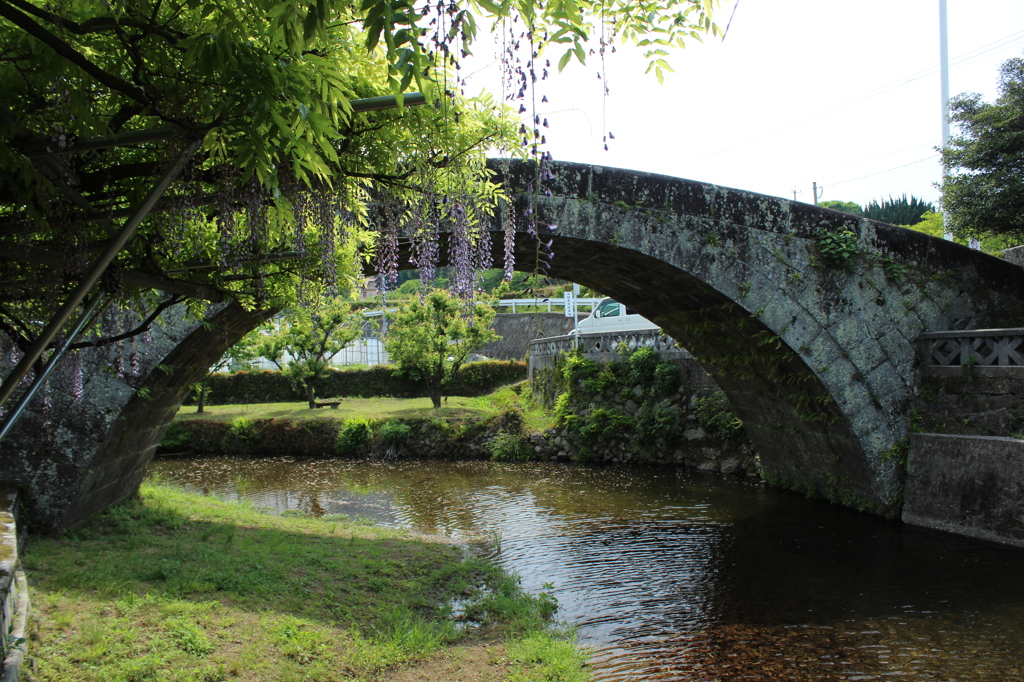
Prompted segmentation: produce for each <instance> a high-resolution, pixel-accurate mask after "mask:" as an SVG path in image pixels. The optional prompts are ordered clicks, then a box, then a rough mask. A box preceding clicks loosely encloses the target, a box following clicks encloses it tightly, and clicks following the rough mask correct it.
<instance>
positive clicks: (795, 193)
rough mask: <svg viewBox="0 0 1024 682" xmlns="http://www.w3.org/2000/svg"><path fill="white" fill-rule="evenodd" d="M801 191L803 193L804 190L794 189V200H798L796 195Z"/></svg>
mask: <svg viewBox="0 0 1024 682" xmlns="http://www.w3.org/2000/svg"><path fill="white" fill-rule="evenodd" d="M801 193H802V190H799V189H794V190H793V201H796V195H797V194H801Z"/></svg>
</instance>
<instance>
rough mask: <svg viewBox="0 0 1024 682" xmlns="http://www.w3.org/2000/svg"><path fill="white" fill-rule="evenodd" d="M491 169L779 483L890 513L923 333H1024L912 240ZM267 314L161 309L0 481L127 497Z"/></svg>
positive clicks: (645, 177) (743, 200)
mask: <svg viewBox="0 0 1024 682" xmlns="http://www.w3.org/2000/svg"><path fill="white" fill-rule="evenodd" d="M492 168H493V169H494V170H495V171H496V172H497V173H498V175H499V177H501V179H502V180H503V181H504V183H505V186H506V189H507V191H508V193H509V195H510V197H512V202H511V207H510V208H509V209H507V210H513V211H514V212H515V213H516V221H517V224H518V225H519V226H520V230H519V231H518V232H517V233H516V239H515V251H516V255H517V263H518V265H517V267H518V269H520V270H526V271H529V270H531V269H533V267H534V262H535V257H536V250H535V247H536V241H535V240H534V239H532V238H531V237H530V236H529V235H528V234H526V233H525V230H524V229H523V228H525V226H526V225H527V224H528V220H529V218H528V217H527V213H528V212H529V213H530V214H531V216H532V217H533V218H535V219H536V221H537V224H538V225H540V226H541V228H540V229H541V234H542V238H543V239H545V240H547V239H551V240H553V248H554V251H555V256H554V260H553V261H552V262H551V264H550V267H549V269H548V272H549V273H550V274H551V275H552V276H555V277H559V278H564V279H568V280H572V281H575V282H579V283H581V284H584V285H587V286H591V287H593V288H595V289H597V290H599V291H601V292H603V293H605V294H607V295H609V296H612V297H614V298H616V299H618V300H620V301H622V302H624V303H626V304H628V305H629V306H630V307H632V308H635V309H636V310H637V311H638V312H640V313H641V314H643V315H644V316H645V317H647V318H649V319H652V320H655V321H657V322H658V323H659V324H660V325H661V326H662V327H664V328H665V329H666V330H667V331H668V332H669V333H670V334H671V335H672V336H673V337H674V338H675V339H677V340H679V341H680V342H682V344H683V345H684V346H686V347H687V348H688V349H689V350H690V351H691V352H692V353H693V354H694V356H695V357H697V359H699V360H700V361H701V362H702V363H703V364H704V366H705V368H706V369H708V371H709V372H710V373H711V375H712V376H713V377H714V378H715V380H716V381H717V382H718V384H719V386H720V387H721V388H722V389H723V391H724V392H725V393H726V395H727V396H728V397H729V400H730V402H731V403H732V405H733V407H734V408H735V409H736V410H737V412H738V413H739V414H740V416H741V417H742V418H743V420H744V424H745V428H746V430H747V433H748V435H749V436H750V438H751V440H752V441H753V443H754V444H755V446H756V448H757V450H758V452H759V454H760V457H761V463H762V467H763V469H764V471H765V474H766V477H767V478H768V480H769V481H770V482H773V483H775V484H777V485H781V486H784V487H789V488H793V489H797V490H802V491H804V492H806V493H808V494H812V495H818V496H824V497H829V498H831V499H833V500H835V501H837V502H841V503H843V504H846V505H849V506H853V507H858V508H862V509H866V510H870V511H873V512H876V513H881V514H886V515H894V514H895V513H897V512H898V507H899V502H900V498H901V494H902V470H901V467H900V465H899V459H900V458H899V457H898V455H897V456H893V454H894V452H895V451H894V450H893V448H894V446H897V445H898V444H899V443H900V442H901V441H902V440H903V439H905V438H906V436H907V433H908V430H909V423H908V421H909V414H908V412H909V405H910V401H911V400H912V397H913V395H914V387H915V371H914V365H915V344H914V341H915V339H916V338H917V336H918V335H919V334H920V333H921V332H924V331H935V330H942V329H967V328H979V327H986V326H993V327H994V326H1024V324H1022V322H1024V270H1022V269H1021V268H1019V267H1017V266H1015V265H1012V264H1010V263H1006V262H1004V261H1002V260H999V259H996V258H992V257H989V256H986V255H984V254H980V253H978V252H974V251H971V250H969V249H966V248H964V247H961V246H957V245H955V244H952V243H949V242H945V241H942V240H938V239H933V238H930V237H928V236H926V235H923V234H920V233H916V232H913V231H910V230H905V229H902V228H898V227H893V226H890V225H885V224H882V223H878V222H874V221H870V220H866V219H858V218H856V217H854V216H851V215H849V214H844V213H839V212H836V211H830V210H828V209H822V208H818V207H814V206H809V205H806V204H800V203H796V202H790V201H787V200H785V199H779V198H775V197H768V196H763V195H758V194H753V193H750V192H743V191H739V190H733V189H728V188H724V187H718V186H715V185H709V184H705V183H700V182H694V181H690V180H683V179H679V178H672V177H667V176H659V175H652V174H648V173H641V172H634V171H625V170H616V169H608V168H602V167H598V166H588V165H580V164H569V163H559V164H553V165H552V167H551V172H552V177H551V178H550V179H548V180H545V181H544V183H543V184H544V189H546V190H547V191H545V192H534V191H532V189H533V188H535V187H536V186H537V185H536V180H537V179H536V171H535V169H534V168H533V167H532V166H530V165H529V164H524V163H519V162H505V161H498V162H494V163H492ZM527 190H530V191H529V192H528V191H527ZM548 192H550V196H548ZM547 226H556V227H555V229H553V230H551V229H548V227H547ZM843 231H850V232H851V233H852V234H853V235H854V236H855V242H856V243H855V247H856V255H855V257H854V258H853V259H852V260H853V263H852V265H851V267H849V268H848V269H841V268H836V267H833V266H829V265H828V264H827V263H825V262H824V258H823V255H822V252H821V238H822V235H826V234H837V233H841V232H843ZM492 243H494V245H495V248H496V249H497V250H498V251H500V250H501V239H499V238H497V236H496V235H495V238H494V239H493V240H492ZM269 314H270V311H256V312H246V311H244V310H243V309H241V307H239V306H238V305H237V304H231V305H229V306H221V307H218V308H216V309H215V310H213V311H212V312H211V315H210V316H209V317H208V318H207V320H206V322H204V323H203V324H197V323H196V322H194V321H189V320H188V319H187V318H185V317H184V315H183V313H182V312H180V311H179V312H172V313H169V315H170V316H171V317H172V318H174V319H172V320H171V322H170V323H169V324H168V325H167V326H165V327H163V328H161V332H160V333H159V335H158V336H159V338H158V339H156V340H155V341H154V342H153V345H152V348H151V349H149V352H148V353H147V354H146V357H144V358H143V359H142V371H141V372H140V373H139V374H138V375H137V376H135V377H132V378H126V379H121V378H117V379H115V378H113V377H111V375H110V373H109V372H107V371H103V368H104V367H105V366H106V367H109V366H110V363H111V359H110V357H107V355H106V354H104V353H102V352H97V353H96V354H95V357H94V358H92V360H90V362H91V363H92V364H93V365H94V366H95V367H96V370H95V371H94V372H92V377H93V379H91V380H90V381H92V382H95V384H94V385H90V386H88V387H87V391H86V398H87V403H86V404H85V405H84V406H81V407H79V406H76V404H75V403H74V401H73V399H72V397H71V396H70V395H55V396H54V401H55V407H54V409H53V410H52V411H50V412H49V413H47V414H39V413H33V412H29V413H28V414H27V416H26V417H25V418H23V420H22V422H21V423H19V426H18V427H17V429H16V430H15V431H14V432H13V433H12V434H11V436H10V437H9V438H8V439H7V440H6V441H5V442H4V444H3V455H4V456H3V458H2V462H0V476H2V477H3V478H4V479H5V480H8V481H11V482H15V483H19V484H21V485H22V486H23V487H24V488H26V489H27V492H28V495H27V498H28V500H29V503H30V505H31V506H32V510H31V511H32V518H33V520H34V521H35V522H36V523H37V524H38V526H39V527H40V528H41V529H43V530H49V531H56V530H60V529H62V528H67V527H73V526H74V525H77V524H78V523H80V522H81V521H83V520H84V519H85V518H87V517H88V516H89V515H91V514H92V513H94V512H96V511H99V510H100V509H102V508H103V507H104V506H106V505H108V504H110V503H112V502H116V501H118V500H120V499H123V498H124V497H126V496H127V495H129V494H131V492H132V491H133V490H134V489H135V488H136V487H137V485H138V483H139V481H140V480H141V478H142V476H143V474H144V472H145V468H146V466H147V465H148V463H149V461H150V459H151V458H152V455H153V452H154V451H155V448H156V445H157V443H158V442H159V440H160V437H161V435H162V434H163V431H164V429H165V428H166V426H167V424H168V423H169V422H170V420H171V418H172V417H173V415H174V413H175V411H176V410H177V408H178V406H179V405H180V404H181V402H182V400H183V399H184V397H185V395H186V393H187V388H188V385H189V384H190V383H192V382H193V381H195V380H196V379H198V378H199V377H201V376H202V375H203V374H204V373H205V371H206V368H207V367H208V366H209V365H210V364H212V363H213V362H214V361H215V360H216V359H217V358H218V357H220V355H221V354H222V353H223V351H224V350H225V349H226V348H227V347H229V346H230V345H232V344H233V343H235V342H236V341H237V340H238V339H240V338H241V337H242V336H244V335H245V334H246V333H248V332H249V331H250V330H251V329H253V328H255V327H256V326H258V325H259V324H260V323H261V322H262V321H263V320H264V319H266V317H267V316H268V315H269ZM39 433H43V434H44V438H43V439H42V441H41V440H40V438H39V437H38V434H39Z"/></svg>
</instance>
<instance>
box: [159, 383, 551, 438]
mask: <svg viewBox="0 0 1024 682" xmlns="http://www.w3.org/2000/svg"><path fill="white" fill-rule="evenodd" d="M330 400H337V401H339V403H340V404H339V405H338V407H337V408H334V409H332V408H329V407H321V408H318V409H315V410H311V409H309V404H308V403H306V402H305V401H303V402H292V403H250V404H246V405H212V406H211V405H207V406H206V407H205V408H204V411H203V412H202V413H199V412H196V408H195V406H193V405H185V406H183V407H181V409H179V410H178V414H177V415H175V417H174V418H175V420H179V421H180V420H186V419H205V420H211V421H218V422H227V423H230V422H233V421H234V420H235V419H237V418H238V417H246V418H249V419H312V418H317V419H324V418H326V419H341V420H345V419H453V420H455V419H462V418H465V417H481V418H488V417H493V416H495V415H497V414H498V413H500V412H503V411H505V410H510V409H514V410H519V411H521V412H522V413H523V416H524V419H525V425H526V428H527V429H528V430H529V431H542V430H544V429H545V428H548V427H550V426H553V425H554V415H553V414H552V413H551V412H549V411H547V410H545V409H543V408H542V407H539V406H537V405H536V404H535V403H533V402H532V401H530V400H529V399H526V398H522V397H521V396H520V395H519V394H518V393H516V392H515V391H513V390H512V389H511V388H509V387H503V388H499V389H498V390H497V391H494V392H493V393H490V394H488V395H485V396H480V397H476V398H466V397H463V396H451V397H449V398H446V399H445V402H444V403H443V404H442V405H441V407H440V408H438V409H436V410H435V409H434V408H433V406H432V405H431V404H430V398H331V399H330Z"/></svg>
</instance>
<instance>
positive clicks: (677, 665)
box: [150, 459, 1024, 682]
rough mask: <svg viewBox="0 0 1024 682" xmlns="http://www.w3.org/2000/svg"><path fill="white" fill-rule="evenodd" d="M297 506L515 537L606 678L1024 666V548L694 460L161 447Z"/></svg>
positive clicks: (506, 549) (988, 672)
mask: <svg viewBox="0 0 1024 682" xmlns="http://www.w3.org/2000/svg"><path fill="white" fill-rule="evenodd" d="M150 472H151V474H155V475H157V476H158V477H159V479H160V480H162V481H163V482H166V483H172V484H177V485H180V486H182V487H184V488H186V489H190V490H195V491H201V492H204V493H207V494H214V495H217V496H218V497H221V498H224V499H245V500H249V501H252V502H253V503H255V504H256V505H257V506H260V507H267V508H270V509H274V510H277V511H283V510H287V509H301V510H304V511H307V512H312V513H315V514H325V513H346V514H349V515H350V516H355V517H364V518H367V519H370V520H373V521H375V522H377V523H381V524H386V525H393V526H401V527H405V528H409V529H411V530H414V531H417V532H421V533H431V534H433V533H440V534H446V535H451V536H454V537H456V538H462V539H465V540H478V539H489V540H496V541H497V544H498V545H499V546H500V549H499V550H498V551H497V553H496V558H497V559H498V560H499V562H500V563H501V564H502V565H504V566H505V567H506V568H508V569H511V570H512V571H514V572H516V573H518V574H519V575H520V576H522V581H523V585H524V587H525V588H526V589H528V590H530V591H533V592H539V591H541V590H548V591H550V592H551V593H552V594H553V595H554V596H555V597H556V598H557V599H558V602H559V607H560V608H559V615H560V617H561V618H564V619H566V620H568V621H569V622H571V623H574V624H575V625H576V626H577V627H578V636H579V639H580V641H581V642H582V643H583V644H584V645H586V646H587V647H589V648H590V649H591V650H592V651H593V657H592V664H593V671H594V675H595V678H596V679H598V680H693V681H701V682H704V681H710V680H723V681H725V680H890V679H909V680H986V681H989V680H1024V550H1019V549H1013V548H1009V547H1004V546H1001V545H996V544H992V543H987V542H981V541H975V540H970V539H966V538H959V537H956V536H953V535H947V534H944V533H938V532H934V531H929V530H926V529H921V528H915V527H912V526H906V525H903V524H901V523H898V522H893V521H886V520H884V519H881V518H878V517H874V516H871V515H868V514H860V513H857V512H854V511H851V510H849V509H845V508H841V507H837V506H834V505H830V504H828V503H825V502H819V501H812V500H806V499H803V498H802V497H800V496H798V495H795V494H792V493H787V492H783V491H778V490H773V489H769V488H766V487H764V486H763V485H760V484H757V483H754V482H750V481H746V480H743V479H733V478H728V477H726V478H723V477H719V476H717V475H713V474H702V473H698V472H695V471H692V470H686V469H681V468H621V467H588V466H582V465H564V464H538V463H524V464H509V463H492V462H441V461H403V462H396V463H382V462H365V461H336V460H331V461H285V460H245V461H243V460H230V459H201V460H159V461H156V462H154V463H153V465H152V467H151V469H150Z"/></svg>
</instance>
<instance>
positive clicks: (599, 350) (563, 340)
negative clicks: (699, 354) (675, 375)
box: [529, 329, 693, 379]
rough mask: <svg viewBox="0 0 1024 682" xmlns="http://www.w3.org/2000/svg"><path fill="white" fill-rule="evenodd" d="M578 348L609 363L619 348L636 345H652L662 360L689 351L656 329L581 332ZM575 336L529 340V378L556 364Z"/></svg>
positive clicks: (683, 355) (683, 356)
mask: <svg viewBox="0 0 1024 682" xmlns="http://www.w3.org/2000/svg"><path fill="white" fill-rule="evenodd" d="M578 343H579V347H580V349H581V350H582V351H583V354H584V355H586V356H587V357H588V358H591V359H592V360H595V361H597V362H612V361H614V360H618V359H619V357H620V353H619V349H620V348H623V347H624V348H625V349H628V350H629V351H630V352H632V351H635V350H637V349H639V348H651V349H653V350H655V351H657V353H658V355H660V356H661V357H663V358H665V359H669V358H672V359H677V358H678V359H688V358H692V357H693V356H692V355H690V352H689V351H687V350H685V349H683V348H679V347H678V346H676V342H675V339H673V338H672V337H671V336H666V335H665V334H663V333H662V332H661V330H659V329H651V330H647V331H632V332H599V333H592V334H580V335H579V339H578ZM576 344H577V338H576V336H575V335H573V334H566V335H565V336H551V337H548V338H546V339H536V340H534V341H532V342H530V362H529V371H530V378H531V379H532V378H533V372H534V371H535V370H538V369H542V368H550V367H554V366H555V358H556V357H557V356H559V355H561V354H562V353H568V352H569V351H571V350H572V349H573V348H575V347H576Z"/></svg>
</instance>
